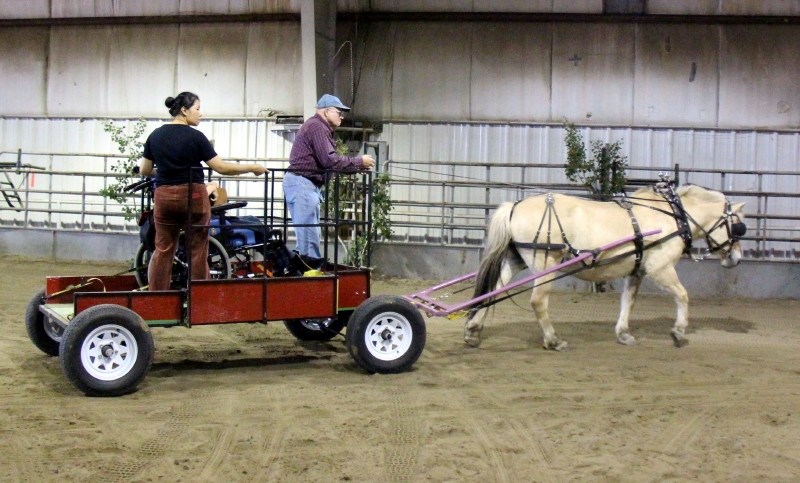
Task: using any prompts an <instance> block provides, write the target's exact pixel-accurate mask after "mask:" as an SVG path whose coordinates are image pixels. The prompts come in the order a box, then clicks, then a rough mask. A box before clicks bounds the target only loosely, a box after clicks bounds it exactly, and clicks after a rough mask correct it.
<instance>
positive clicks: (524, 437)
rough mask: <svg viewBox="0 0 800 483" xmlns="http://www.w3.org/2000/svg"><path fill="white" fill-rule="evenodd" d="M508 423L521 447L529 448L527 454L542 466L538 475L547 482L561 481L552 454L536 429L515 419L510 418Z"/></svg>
mask: <svg viewBox="0 0 800 483" xmlns="http://www.w3.org/2000/svg"><path fill="white" fill-rule="evenodd" d="M508 425H509V426H510V427H511V431H512V433H513V435H515V436H516V437H517V439H519V440H520V442H521V443H522V444H520V445H519V447H522V448H525V449H527V451H525V454H526V455H531V457H532V458H533V461H534V462H535V463H536V465H537V466H538V467H539V468H541V470H542V471H541V473H539V474H537V475H536V476H537V477H540V478H542V479H543V480H544V481H547V482H552V483H556V482H557V481H560V480H559V478H558V476H557V475H556V474H555V473H554V472H553V468H552V467H551V466H550V455H549V454H548V452H547V450H546V448H545V445H544V444H542V441H541V439H540V438H538V437H537V436H536V434H535V431H533V430H531V428H528V427H526V426H525V425H523V424H522V423H521V422H519V421H517V420H515V419H510V420H509V421H508ZM532 433H533V434H532Z"/></svg>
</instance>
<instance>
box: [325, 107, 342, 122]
mask: <svg viewBox="0 0 800 483" xmlns="http://www.w3.org/2000/svg"><path fill="white" fill-rule="evenodd" d="M328 109H331V110H333V112H335V113H336V114H337V115H338V116H339V117H341V118H343V119H344V111H340V110H339V109H336V108H335V107H329V108H328Z"/></svg>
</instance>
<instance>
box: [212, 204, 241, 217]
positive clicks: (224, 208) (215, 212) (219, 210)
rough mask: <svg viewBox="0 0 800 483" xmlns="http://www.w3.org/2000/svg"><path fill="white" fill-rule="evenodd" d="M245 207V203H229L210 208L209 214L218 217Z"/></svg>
mask: <svg viewBox="0 0 800 483" xmlns="http://www.w3.org/2000/svg"><path fill="white" fill-rule="evenodd" d="M245 206H247V202H246V201H231V202H230V203H223V204H221V205H217V206H212V207H211V214H212V215H218V214H220V213H224V212H226V211H228V210H235V209H236V208H244V207H245Z"/></svg>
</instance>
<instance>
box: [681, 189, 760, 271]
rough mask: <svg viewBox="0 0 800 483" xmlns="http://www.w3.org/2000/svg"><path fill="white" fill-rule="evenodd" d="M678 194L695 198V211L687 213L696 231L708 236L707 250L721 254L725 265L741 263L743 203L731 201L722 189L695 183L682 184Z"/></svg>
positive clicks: (706, 238)
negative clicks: (740, 242)
mask: <svg viewBox="0 0 800 483" xmlns="http://www.w3.org/2000/svg"><path fill="white" fill-rule="evenodd" d="M677 195H678V196H679V197H681V199H682V200H687V201H689V199H691V200H692V202H691V204H692V209H691V211H692V213H688V212H687V217H688V218H689V221H691V222H692V224H693V225H694V226H693V230H692V231H693V232H694V231H696V232H697V233H696V235H700V236H702V237H703V238H705V241H706V245H707V246H708V250H709V251H710V252H711V253H716V254H718V256H719V258H720V263H721V264H722V266H723V267H726V268H731V267H735V266H737V265H738V264H739V261H740V260H741V258H742V249H741V246H740V244H739V240H741V239H742V237H743V236H744V235H745V233H746V232H747V226H746V225H745V224H744V221H743V220H744V213H743V212H742V208H743V207H744V203H733V204H732V203H731V202H730V201H728V199H727V198H725V195H724V194H722V193H720V192H719V191H713V190H709V189H706V188H702V187H699V186H696V185H685V186H681V187H680V188H678V190H677Z"/></svg>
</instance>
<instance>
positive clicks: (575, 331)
mask: <svg viewBox="0 0 800 483" xmlns="http://www.w3.org/2000/svg"><path fill="white" fill-rule="evenodd" d="M615 323H616V320H613V319H612V320H585V321H579V322H576V321H569V322H566V321H565V322H558V321H553V327H554V328H555V329H556V332H557V333H558V334H559V336H560V337H562V338H563V339H565V340H567V341H578V340H581V341H589V342H592V341H602V340H607V339H609V337H611V338H613V337H614V324H615ZM674 325H675V319H674V318H672V317H654V318H650V319H642V318H632V319H631V320H630V332H631V334H632V335H633V336H634V337H636V338H637V339H670V338H671V336H670V331H671V330H672V327H673V326H674ZM753 329H755V323H753V322H752V321H748V320H741V319H736V318H727V317H692V318H690V320H689V327H688V328H687V329H686V333H687V334H694V333H696V332H698V331H703V330H718V331H722V332H728V333H732V334H747V333H749V332H750V331H751V330H753ZM532 331H535V332H533V333H534V334H536V336H537V337H538V336H539V335H541V329H540V328H539V324H538V322H535V321H529V320H528V321H522V320H520V321H515V322H509V323H503V324H492V325H489V324H487V325H486V327H485V329H484V334H485V337H486V338H490V337H504V336H508V337H519V335H520V334H524V333H531V332H532Z"/></svg>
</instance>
